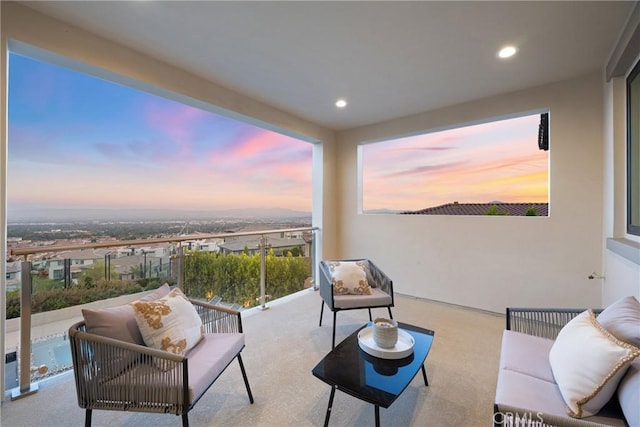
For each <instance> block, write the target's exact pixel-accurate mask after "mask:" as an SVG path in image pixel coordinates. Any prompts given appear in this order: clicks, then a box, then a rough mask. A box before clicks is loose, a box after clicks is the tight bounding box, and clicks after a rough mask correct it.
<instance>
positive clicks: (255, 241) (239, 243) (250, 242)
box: [218, 236, 311, 256]
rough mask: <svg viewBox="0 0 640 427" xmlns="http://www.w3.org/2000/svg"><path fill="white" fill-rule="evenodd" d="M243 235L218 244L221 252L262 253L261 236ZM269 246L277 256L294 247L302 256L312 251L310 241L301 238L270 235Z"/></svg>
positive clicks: (236, 253)
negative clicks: (260, 246)
mask: <svg viewBox="0 0 640 427" xmlns="http://www.w3.org/2000/svg"><path fill="white" fill-rule="evenodd" d="M239 237H240V236H239ZM242 237H244V238H240V239H238V238H232V239H228V241H226V242H224V243H221V244H219V245H218V246H219V248H220V252H221V253H223V254H235V255H238V254H241V253H243V252H245V251H246V252H247V254H248V255H255V254H259V253H260V248H259V243H260V238H259V237H256V236H242ZM229 240H230V241H229ZM267 246H268V250H272V251H273V253H274V255H276V256H282V255H284V254H286V252H287V251H291V250H292V249H293V248H298V249H299V251H300V254H301V255H302V256H308V254H309V253H311V250H310V249H311V248H310V243H309V242H307V241H306V240H305V239H301V238H281V237H268V238H267Z"/></svg>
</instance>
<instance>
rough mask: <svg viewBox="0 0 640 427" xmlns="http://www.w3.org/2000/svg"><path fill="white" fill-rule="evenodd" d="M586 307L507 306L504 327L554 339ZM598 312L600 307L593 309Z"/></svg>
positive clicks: (600, 310)
mask: <svg viewBox="0 0 640 427" xmlns="http://www.w3.org/2000/svg"><path fill="white" fill-rule="evenodd" d="M585 310H586V308H517V307H507V312H506V321H507V325H506V328H507V330H509V331H515V332H522V333H525V334H529V335H535V336H538V337H543V338H550V339H555V338H556V337H557V336H558V333H559V332H560V330H561V329H562V328H563V327H564V325H566V324H567V323H569V321H570V320H571V319H573V318H574V317H576V316H577V315H578V314H580V313H582V312H583V311H585ZM593 311H594V313H596V314H599V313H600V312H602V309H593Z"/></svg>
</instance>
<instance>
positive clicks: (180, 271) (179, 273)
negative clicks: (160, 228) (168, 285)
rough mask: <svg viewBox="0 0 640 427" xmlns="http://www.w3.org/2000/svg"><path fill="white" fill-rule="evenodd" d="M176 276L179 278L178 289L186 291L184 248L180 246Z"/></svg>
mask: <svg viewBox="0 0 640 427" xmlns="http://www.w3.org/2000/svg"><path fill="white" fill-rule="evenodd" d="M177 267H178V268H177V270H178V271H177V272H176V275H177V276H178V287H179V288H180V289H182V290H183V291H184V290H185V289H184V247H183V246H182V245H180V246H178V266H177Z"/></svg>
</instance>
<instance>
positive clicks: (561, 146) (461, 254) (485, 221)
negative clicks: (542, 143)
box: [338, 72, 603, 312]
mask: <svg viewBox="0 0 640 427" xmlns="http://www.w3.org/2000/svg"><path fill="white" fill-rule="evenodd" d="M602 92H603V90H602V77H601V75H600V73H598V72H595V73H593V74H591V75H588V76H584V77H582V78H578V79H574V80H571V81H566V82H560V83H555V84H552V85H548V86H544V87H538V88H534V89H531V90H526V91H521V92H517V93H512V94H509V95H505V96H499V97H494V98H490V99H484V100H481V101H477V102H472V103H467V104H463V105H458V106H455V107H451V108H446V109H442V110H438V111H433V112H428V113H424V114H419V115H415V116H412V117H405V118H402V119H398V120H394V121H390V122H387V123H381V124H376V125H373V126H368V127H363V128H360V129H355V130H351V131H347V132H343V133H340V134H338V142H339V144H338V147H339V148H338V159H339V160H338V168H339V174H340V177H341V183H342V185H341V189H342V192H341V194H340V199H341V204H340V208H341V210H340V219H339V221H338V222H339V223H340V224H341V230H342V232H341V233H340V245H339V246H340V250H341V252H340V254H339V256H341V257H345V258H354V257H365V258H371V259H372V260H374V261H375V262H376V263H377V264H378V265H379V266H380V267H381V268H382V269H383V270H385V272H387V273H388V274H389V275H390V276H391V277H392V279H393V280H394V287H395V290H396V291H397V292H400V293H404V294H410V295H414V296H419V297H425V298H431V299H435V300H439V301H445V302H450V303H454V304H461V305H465V306H470V307H477V308H481V309H485V310H490V311H496V312H504V309H505V307H506V306H578V307H580V306H599V305H600V303H601V283H600V282H599V281H598V280H589V279H588V276H589V274H590V273H591V272H593V271H601V270H602V251H601V247H602V246H601V245H602V238H601V230H602V209H601V206H602V199H603V196H602V194H603V192H602V188H603V187H602V186H603V183H602V179H603V178H602V161H603V150H602V147H603V145H602V135H603V128H602V122H603V107H602ZM544 108H549V111H550V132H551V133H550V147H551V148H550V173H549V175H550V216H549V217H490V216H479V217H472V216H414V215H411V216H401V215H363V214H358V206H357V173H358V172H357V168H356V161H357V145H358V144H359V143H361V142H363V141H371V140H379V139H382V138H391V137H395V136H401V135H403V134H407V133H414V132H418V131H420V130H427V129H433V128H440V127H446V126H453V125H455V124H457V123H468V122H473V121H476V120H482V119H486V118H490V117H500V116H504V115H508V114H512V113H517V112H527V111H535V110H540V109H544ZM452 201H453V200H452ZM425 207H426V206H425Z"/></svg>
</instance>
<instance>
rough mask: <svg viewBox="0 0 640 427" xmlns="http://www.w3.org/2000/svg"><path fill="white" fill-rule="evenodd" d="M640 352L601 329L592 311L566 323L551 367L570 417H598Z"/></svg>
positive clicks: (550, 359)
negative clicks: (597, 414) (596, 415)
mask: <svg viewBox="0 0 640 427" xmlns="http://www.w3.org/2000/svg"><path fill="white" fill-rule="evenodd" d="M638 355H640V349H638V348H636V347H634V346H632V345H631V344H627V343H625V342H622V341H620V340H618V339H617V338H616V337H614V336H613V335H612V334H611V333H609V332H608V331H607V330H606V329H604V328H603V327H602V325H600V324H599V323H598V321H597V320H596V317H595V315H594V314H593V312H592V311H591V310H587V311H584V312H583V313H581V314H579V315H578V316H576V317H575V318H573V319H572V320H571V321H570V322H569V323H567V324H566V325H565V326H564V327H563V328H562V330H560V333H559V334H558V337H557V338H556V340H555V342H554V343H553V346H552V347H551V351H550V352H549V363H550V364H551V370H552V371H553V376H554V378H555V380H556V383H557V384H558V387H559V388H560V393H561V394H562V397H563V398H564V401H565V403H566V404H567V413H568V414H569V415H570V416H572V417H574V418H583V417H588V416H591V415H595V414H596V413H598V411H600V409H601V408H602V407H603V406H604V405H605V404H606V403H607V402H608V401H609V399H611V396H613V394H614V393H615V390H616V387H617V386H618V383H619V382H620V380H621V379H622V376H623V375H624V373H625V372H626V370H627V368H628V367H629V364H630V363H631V362H632V361H633V359H635V358H636V357H638Z"/></svg>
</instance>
